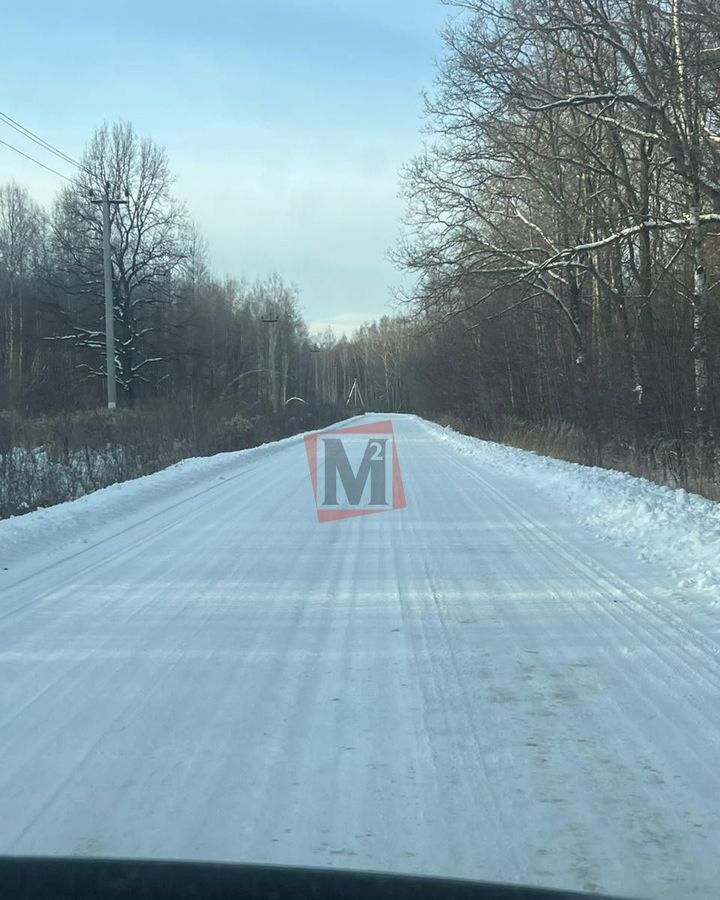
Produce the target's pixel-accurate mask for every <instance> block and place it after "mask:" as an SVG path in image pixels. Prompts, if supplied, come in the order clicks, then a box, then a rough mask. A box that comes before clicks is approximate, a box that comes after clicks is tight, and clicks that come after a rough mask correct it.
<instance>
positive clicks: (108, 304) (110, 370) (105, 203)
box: [90, 181, 127, 409]
mask: <svg viewBox="0 0 720 900" xmlns="http://www.w3.org/2000/svg"><path fill="white" fill-rule="evenodd" d="M126 195H127V192H126ZM90 202H91V203H96V204H99V205H100V206H102V216H103V268H104V270H105V371H106V374H107V406H108V409H115V407H116V406H117V385H116V384H115V305H114V303H113V283H112V257H111V255H110V207H111V206H120V205H122V204H124V203H127V200H111V199H110V182H109V181H106V182H105V195H104V196H103V197H100V198H99V199H95V197H93V193H92V191H91V192H90Z"/></svg>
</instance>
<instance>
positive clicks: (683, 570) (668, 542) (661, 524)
mask: <svg viewBox="0 0 720 900" xmlns="http://www.w3.org/2000/svg"><path fill="white" fill-rule="evenodd" d="M428 427H429V428H431V429H432V430H433V432H435V433H436V434H437V435H438V437H440V438H441V439H442V440H446V441H449V442H450V443H451V444H452V445H453V447H454V448H455V449H456V450H458V451H460V452H461V453H464V454H466V455H469V456H472V457H474V458H475V459H477V460H479V461H480V462H482V463H486V464H487V465H490V466H493V467H494V468H501V469H502V471H503V472H505V473H507V474H508V475H513V476H517V477H519V478H526V479H528V481H530V482H531V483H532V486H533V487H534V488H536V489H538V490H540V491H542V492H543V493H544V494H546V495H548V496H549V497H551V498H552V500H553V501H555V502H556V503H557V504H559V505H561V506H563V507H565V508H566V509H568V511H569V512H570V514H571V515H572V516H573V518H575V519H577V520H578V521H580V522H582V523H583V524H585V525H588V526H590V527H591V528H592V529H593V530H594V531H595V532H597V533H598V534H599V535H601V536H602V537H606V538H608V539H609V540H612V541H616V542H621V543H623V544H625V545H631V546H632V548H633V549H634V550H635V551H636V552H637V553H638V554H639V556H640V557H641V558H642V559H647V560H652V561H660V562H663V563H664V564H665V565H667V566H669V567H670V568H671V569H672V571H673V574H674V576H675V577H676V578H677V583H678V587H682V588H694V589H698V590H702V591H705V592H712V593H714V594H715V595H716V598H717V601H718V603H719V604H720V503H716V502H713V501H712V500H706V499H705V498H704V497H699V496H697V495H696V494H689V493H688V492H687V491H684V490H682V488H670V487H663V486H661V485H657V484H653V483H652V482H650V481H647V480H646V479H644V478H636V477H634V476H632V475H626V474H625V473H624V472H615V471H611V470H608V469H598V468H595V467H590V466H581V465H578V464H576V463H570V462H565V461H563V460H557V459H550V458H549V457H546V456H539V455H537V454H535V453H532V452H530V451H527V450H518V449H517V448H515V447H508V446H505V445H504V444H495V443H492V442H490V441H483V440H480V439H479V438H472V437H468V436H466V435H462V434H459V433H458V432H456V431H454V430H453V429H451V428H444V427H442V426H440V425H434V424H429V425H428Z"/></svg>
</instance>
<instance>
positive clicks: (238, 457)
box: [0, 434, 303, 566]
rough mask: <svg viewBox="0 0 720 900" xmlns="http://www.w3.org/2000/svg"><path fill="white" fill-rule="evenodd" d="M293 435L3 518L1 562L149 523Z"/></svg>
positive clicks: (53, 551)
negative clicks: (143, 522) (149, 519)
mask: <svg viewBox="0 0 720 900" xmlns="http://www.w3.org/2000/svg"><path fill="white" fill-rule="evenodd" d="M302 440H303V435H302V434H298V435H292V436H291V437H288V438H284V439H282V440H279V441H273V442H270V443H267V444H261V445H260V446H258V447H251V448H250V449H248V450H237V451H234V452H232V453H219V454H217V455H215V456H210V457H193V458H190V459H184V460H182V461H181V462H179V463H176V464H175V465H172V466H169V467H168V468H167V469H162V470H161V471H160V472H154V473H153V474H152V475H144V476H142V477H140V478H134V479H132V480H130V481H123V482H119V483H117V484H112V485H110V486H109V487H106V488H101V489H100V490H97V491H94V492H93V493H90V494H86V495H84V496H82V497H79V498H78V499H76V500H70V501H68V502H66V503H59V504H57V505H56V506H50V507H47V508H45V509H42V508H41V509H36V510H34V511H33V512H30V513H26V514H24V515H21V516H11V517H10V518H9V519H4V520H2V521H0V563H1V564H2V565H3V566H8V565H9V564H10V563H12V562H13V561H14V560H15V559H16V558H19V557H26V556H27V555H28V554H34V555H36V556H37V555H41V554H42V556H43V557H45V556H47V555H53V554H56V553H59V552H65V551H67V550H68V549H72V548H73V547H80V546H81V545H83V544H87V543H89V541H88V537H90V538H91V539H92V541H93V542H94V541H95V539H96V538H99V539H102V538H103V537H105V536H107V534H108V533H112V532H115V531H120V530H124V529H125V528H128V527H131V526H132V525H134V524H137V523H138V522H140V521H145V520H147V519H148V518H150V517H152V516H153V515H155V514H156V513H159V512H162V511H163V510H164V509H166V508H167V507H168V506H173V505H175V504H177V503H182V502H184V500H187V499H189V498H191V497H194V496H197V495H198V494H200V493H204V492H205V491H206V490H209V489H211V488H214V487H217V486H218V482H222V481H224V480H225V479H226V478H230V477H234V476H235V475H237V474H239V473H240V472H244V471H246V470H247V469H248V467H250V466H251V465H254V464H255V463H257V462H261V461H262V460H264V459H265V458H266V457H267V456H269V455H271V454H274V453H276V452H277V451H278V450H281V449H283V448H284V447H287V446H288V445H290V444H294V443H297V442H299V441H302Z"/></svg>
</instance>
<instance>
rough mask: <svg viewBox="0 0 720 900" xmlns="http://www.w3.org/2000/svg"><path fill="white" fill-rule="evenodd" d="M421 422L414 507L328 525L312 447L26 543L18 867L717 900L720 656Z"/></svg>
mask: <svg viewBox="0 0 720 900" xmlns="http://www.w3.org/2000/svg"><path fill="white" fill-rule="evenodd" d="M368 421H373V419H371V418H370V417H369V418H368ZM375 421H377V420H375ZM393 422H394V427H395V433H396V437H397V447H398V453H399V457H400V462H401V465H402V472H403V479H404V486H405V493H406V497H407V507H406V508H405V509H402V510H398V511H394V512H389V513H385V514H382V515H373V516H365V517H362V518H356V519H351V520H346V521H340V522H329V523H319V522H318V521H317V517H316V511H315V507H314V500H313V493H312V487H311V482H310V478H309V475H308V464H307V459H306V455H305V448H304V445H303V441H302V439H301V438H298V439H290V440H289V441H286V442H283V443H281V444H279V445H277V446H276V447H275V448H274V449H273V448H271V449H270V451H268V452H264V451H260V452H257V453H256V454H255V455H254V456H252V457H250V458H249V459H248V461H243V460H244V456H243V455H242V454H233V455H231V456H228V457H225V458H224V460H223V459H221V460H220V461H219V460H218V458H216V459H214V460H202V461H199V462H197V463H194V464H192V465H191V468H190V469H189V470H188V471H192V472H194V478H195V481H193V482H192V484H191V485H189V483H188V482H187V480H186V481H182V482H181V479H180V475H178V476H177V478H178V483H177V485H175V487H174V488H173V489H172V490H168V492H167V494H166V495H162V493H160V494H159V493H158V492H157V491H156V492H155V493H153V484H160V483H161V481H155V479H163V478H165V479H170V482H168V483H170V485H171V487H172V478H175V477H176V476H175V475H174V474H172V473H171V474H170V475H168V473H160V474H159V475H156V476H151V477H150V478H148V479H144V480H143V481H141V482H135V483H133V484H128V485H122V486H120V487H117V488H112V489H110V490H109V491H105V492H102V493H101V494H98V495H95V496H94V497H92V498H88V500H89V502H88V501H87V500H81V501H78V502H77V503H75V504H69V505H67V507H65V508H64V509H65V510H67V511H68V512H67V516H68V517H69V519H68V526H67V529H63V528H62V527H61V526H60V525H58V524H57V523H62V522H63V516H64V515H66V513H65V512H64V511H63V510H62V509H61V510H58V511H54V510H51V511H50V513H51V514H53V515H54V516H55V518H53V515H51V516H50V517H49V519H48V521H50V523H51V525H52V523H53V522H55V523H56V524H55V526H54V530H53V529H52V528H51V532H52V533H51V534H50V535H49V536H46V537H45V538H43V541H46V543H47V552H44V551H43V552H42V553H41V554H40V555H37V554H36V555H35V556H34V557H33V558H30V557H29V556H28V557H27V558H24V557H23V555H22V554H23V552H24V551H23V544H22V541H20V543H19V544H18V543H17V542H16V543H15V544H13V547H12V548H11V549H12V554H11V556H12V560H13V562H12V564H11V565H8V567H7V571H3V572H2V573H0V578H1V579H2V580H1V581H0V586H1V587H2V598H1V599H0V685H1V686H2V690H1V692H0V759H1V760H2V765H1V766H0V810H2V815H1V816H0V852H2V853H11V854H74V855H88V856H133V857H135V856H140V857H172V858H192V859H217V860H221V859H222V860H232V861H243V862H274V863H283V864H304V865H312V866H338V867H345V868H369V869H377V870H391V871H399V872H421V873H427V874H434V875H452V876H462V877H472V878H480V879H488V880H499V881H517V882H525V883H534V884H542V885H548V886H559V887H565V888H583V889H588V890H602V891H606V892H617V893H621V894H626V895H631V896H632V895H641V896H646V897H647V896H650V897H663V898H670V897H678V896H687V897H690V896H692V897H710V896H717V891H718V884H719V883H720V853H718V835H719V834H720V765H719V762H720V702H719V698H720V676H719V674H718V657H717V655H716V654H715V653H714V652H713V645H709V642H708V640H707V636H706V635H702V634H701V633H699V631H698V630H695V629H694V628H693V622H692V616H691V615H690V614H688V617H687V618H686V619H680V618H679V617H674V616H672V615H669V614H668V615H665V614H664V613H663V607H662V605H660V604H659V603H658V602H657V597H655V595H654V592H655V591H656V590H658V589H659V586H662V581H663V578H665V579H666V578H667V575H666V574H665V573H663V572H660V571H658V570H657V568H656V567H653V566H651V565H650V564H648V563H645V562H641V561H639V560H638V559H637V558H636V556H635V555H634V553H633V552H632V548H613V547H612V546H611V545H609V544H608V543H607V542H605V541H603V540H600V539H599V538H597V537H595V536H594V535H593V534H591V533H590V532H589V531H588V530H586V529H585V528H584V527H582V526H580V525H578V524H577V523H576V522H572V521H568V520H567V518H565V517H564V514H563V512H562V511H561V510H560V509H559V508H555V507H554V506H553V503H552V502H549V501H548V500H547V498H546V497H544V496H541V495H540V493H539V492H535V491H534V490H533V487H532V485H531V484H528V482H527V480H521V479H520V478H518V477H510V476H507V475H505V476H503V475H501V474H500V473H498V472H495V471H492V470H491V469H490V468H488V467H483V465H482V464H481V463H478V462H474V461H473V460H472V459H468V458H467V457H463V456H462V455H461V454H460V453H459V452H457V451H456V450H455V449H454V448H453V446H452V443H451V442H447V441H442V440H441V439H440V438H439V429H438V428H437V427H436V426H431V425H429V424H428V423H425V422H423V421H422V420H420V419H417V418H414V417H404V416H396V417H393ZM193 466H194V468H193ZM180 471H181V473H182V467H180ZM204 473H206V474H204ZM162 483H164V482H162ZM130 496H132V498H133V503H132V504H128V503H125V502H124V500H123V498H124V497H130ZM163 496H164V499H163ZM145 498H147V499H145ZM159 498H160V499H159ZM83 503H87V505H86V506H82V504H83ZM131 509H132V514H131V512H130V510H131ZM73 510H80V513H77V514H73ZM83 510H88V512H87V513H84V512H82V511H83ZM38 515H41V516H42V515H45V516H47V513H45V514H38V513H33V514H31V516H30V517H29V518H30V519H32V516H38ZM83 516H86V519H87V525H85V526H84V525H83V522H84V521H85V519H84V518H83ZM99 522H100V523H101V524H98V523H99ZM16 524H17V523H16ZM21 524H22V523H21ZM30 524H31V525H32V522H31V523H30ZM3 526H5V528H6V529H9V528H15V527H16V526H15V525H13V523H12V522H10V523H2V525H0V545H1V544H2V537H3V533H4V532H3ZM43 527H44V526H43ZM73 528H75V529H80V531H79V532H78V533H79V534H80V537H79V538H78V540H77V541H70V543H68V544H67V547H68V549H67V550H66V551H63V552H64V555H63V553H60V551H59V550H57V548H55V549H53V548H54V547H55V545H54V544H53V541H56V542H58V546H61V545H62V541H63V540H69V538H68V534H69V533H70V531H72V529H73ZM83 528H85V529H86V530H85V532H83ZM31 530H32V529H31ZM55 531H57V532H58V534H57V535H55ZM63 531H66V532H67V533H65V534H63V533H62V532H63ZM14 533H15V532H14V531H13V534H14ZM38 533H41V534H42V528H40V531H39V532H38ZM33 541H34V542H33ZM62 546H64V545H62ZM37 547H38V541H37V540H36V539H35V538H32V539H31V538H28V548H35V551H37ZM27 552H28V554H29V553H30V550H29V549H28V551H27ZM53 553H54V554H55V555H53ZM13 554H14V555H13ZM715 649H717V648H715Z"/></svg>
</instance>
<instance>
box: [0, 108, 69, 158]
mask: <svg viewBox="0 0 720 900" xmlns="http://www.w3.org/2000/svg"><path fill="white" fill-rule="evenodd" d="M0 120H2V121H3V122H5V124H6V125H9V126H10V128H14V129H15V131H17V132H19V133H20V134H21V135H23V137H26V138H29V139H30V140H31V141H34V142H35V143H36V144H37V145H38V146H39V147H42V148H43V150H48V151H49V152H50V153H54V154H55V156H57V157H59V158H60V159H61V160H62V161H63V162H68V163H70V164H71V165H73V166H77V167H78V169H82V168H84V166H83V165H82V164H81V163H79V162H78V161H77V160H76V159H73V158H72V156H69V155H68V154H67V153H63V151H62V150H58V148H57V147H55V146H54V145H53V144H51V143H50V142H49V141H46V140H44V139H43V138H41V137H40V136H39V135H37V134H35V132H34V131H31V130H30V129H29V128H26V127H25V126H24V125H21V124H20V123H19V122H17V121H16V120H15V119H13V118H12V116H9V115H8V114H7V113H4V112H0Z"/></svg>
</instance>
